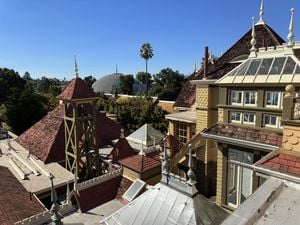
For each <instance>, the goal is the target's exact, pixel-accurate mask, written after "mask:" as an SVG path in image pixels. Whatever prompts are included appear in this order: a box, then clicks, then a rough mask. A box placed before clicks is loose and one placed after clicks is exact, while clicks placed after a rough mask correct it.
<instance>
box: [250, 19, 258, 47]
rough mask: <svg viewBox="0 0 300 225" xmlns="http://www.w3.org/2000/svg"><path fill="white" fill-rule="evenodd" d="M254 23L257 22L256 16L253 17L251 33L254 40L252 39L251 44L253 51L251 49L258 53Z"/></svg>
mask: <svg viewBox="0 0 300 225" xmlns="http://www.w3.org/2000/svg"><path fill="white" fill-rule="evenodd" d="M254 21H255V18H254V16H252V33H251V36H252V39H251V42H250V43H251V46H252V47H251V49H250V51H251V52H256V51H257V49H256V47H255V45H256V39H255V37H256V35H255V27H254Z"/></svg>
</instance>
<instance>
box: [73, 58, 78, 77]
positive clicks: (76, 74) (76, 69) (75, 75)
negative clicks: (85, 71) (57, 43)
mask: <svg viewBox="0 0 300 225" xmlns="http://www.w3.org/2000/svg"><path fill="white" fill-rule="evenodd" d="M74 59H75V69H74V71H75V74H74V77H75V78H79V74H78V67H77V61H76V55H74Z"/></svg>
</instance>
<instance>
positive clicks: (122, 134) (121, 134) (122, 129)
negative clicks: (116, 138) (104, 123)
mask: <svg viewBox="0 0 300 225" xmlns="http://www.w3.org/2000/svg"><path fill="white" fill-rule="evenodd" d="M120 138H125V134H124V128H121V133H120Z"/></svg>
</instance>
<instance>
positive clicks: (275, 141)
mask: <svg viewBox="0 0 300 225" xmlns="http://www.w3.org/2000/svg"><path fill="white" fill-rule="evenodd" d="M203 132H204V133H207V134H213V135H217V136H223V137H229V138H235V139H239V140H244V141H252V142H257V143H263V144H268V145H275V146H281V143H282V134H278V133H274V132H270V131H265V130H260V129H257V128H251V127H243V126H239V125H233V124H215V125H213V126H212V127H210V128H208V129H205V130H204V131H203Z"/></svg>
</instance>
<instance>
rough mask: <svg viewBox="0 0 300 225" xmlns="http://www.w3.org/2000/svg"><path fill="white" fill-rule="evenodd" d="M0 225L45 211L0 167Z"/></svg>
mask: <svg viewBox="0 0 300 225" xmlns="http://www.w3.org/2000/svg"><path fill="white" fill-rule="evenodd" d="M0 177H1V182H0V224H1V225H11V224H15V222H17V221H19V220H22V219H25V218H28V217H30V216H33V215H35V214H37V213H40V212H43V211H46V210H45V208H44V207H43V206H42V205H41V204H40V203H39V202H38V201H37V200H36V198H35V197H34V196H31V197H30V194H29V193H28V192H27V191H26V190H25V188H24V187H23V186H22V185H21V184H20V183H19V181H18V180H17V179H16V178H15V176H14V175H13V174H12V173H11V172H10V171H9V169H8V168H6V167H3V166H0Z"/></svg>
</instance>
